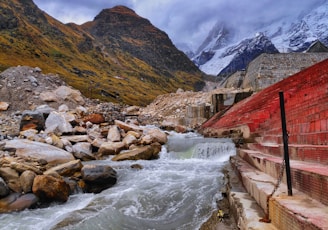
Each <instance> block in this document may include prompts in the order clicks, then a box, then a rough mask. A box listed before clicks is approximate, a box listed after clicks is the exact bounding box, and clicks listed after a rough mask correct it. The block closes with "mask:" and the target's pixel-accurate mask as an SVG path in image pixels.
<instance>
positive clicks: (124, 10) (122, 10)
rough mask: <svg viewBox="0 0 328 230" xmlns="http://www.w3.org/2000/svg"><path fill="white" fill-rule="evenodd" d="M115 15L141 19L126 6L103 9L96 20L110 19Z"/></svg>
mask: <svg viewBox="0 0 328 230" xmlns="http://www.w3.org/2000/svg"><path fill="white" fill-rule="evenodd" d="M113 15H124V16H129V17H136V18H141V17H140V16H139V15H137V14H136V13H135V12H134V11H133V10H131V9H130V8H128V7H126V6H121V5H119V6H115V7H113V8H108V9H103V10H102V11H101V12H100V13H99V14H98V15H97V16H96V17H95V20H99V19H102V18H103V19H108V17H111V16H113Z"/></svg>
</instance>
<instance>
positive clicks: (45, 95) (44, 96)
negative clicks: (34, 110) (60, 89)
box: [39, 91, 58, 102]
mask: <svg viewBox="0 0 328 230" xmlns="http://www.w3.org/2000/svg"><path fill="white" fill-rule="evenodd" d="M39 97H40V99H41V100H42V101H44V102H57V101H58V98H57V96H56V94H55V93H54V92H50V91H45V92H42V93H40V96H39Z"/></svg>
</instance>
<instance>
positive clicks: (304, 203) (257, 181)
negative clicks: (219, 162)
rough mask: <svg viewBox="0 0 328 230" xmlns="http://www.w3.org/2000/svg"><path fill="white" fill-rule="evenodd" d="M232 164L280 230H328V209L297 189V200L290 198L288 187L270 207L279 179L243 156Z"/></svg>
mask: <svg viewBox="0 0 328 230" xmlns="http://www.w3.org/2000/svg"><path fill="white" fill-rule="evenodd" d="M230 162H231V165H232V167H233V168H234V169H235V171H236V172H238V173H239V177H240V180H241V181H242V183H243V185H244V187H245V188H246V190H247V192H248V193H249V194H250V195H251V196H252V197H253V198H254V199H255V200H256V201H257V203H258V204H259V205H260V206H261V208H262V209H263V210H264V211H265V212H266V213H267V214H268V219H269V220H270V221H271V223H272V224H273V225H274V226H275V227H276V228H277V229H279V230H304V229H306V230H314V229H316V230H317V229H324V230H327V229H328V218H327V217H328V208H327V206H326V205H324V204H322V203H320V202H318V201H316V200H314V199H312V198H311V197H309V196H308V195H306V194H304V193H302V192H300V191H298V190H296V189H293V196H287V194H286V193H287V187H286V185H285V184H284V183H282V184H281V185H280V186H279V188H278V189H277V191H276V193H275V194H274V195H273V197H271V198H270V199H269V205H268V202H267V200H268V197H269V195H270V194H271V193H272V191H273V189H274V185H275V183H276V179H275V178H274V177H272V176H269V175H268V174H266V173H264V172H261V171H259V170H257V169H256V168H254V167H253V166H251V165H250V164H249V163H247V162H246V161H245V160H243V159H242V158H240V157H239V156H234V157H232V158H231V160H230ZM326 191H327V190H326ZM268 207H269V208H268ZM268 210H269V212H268Z"/></svg>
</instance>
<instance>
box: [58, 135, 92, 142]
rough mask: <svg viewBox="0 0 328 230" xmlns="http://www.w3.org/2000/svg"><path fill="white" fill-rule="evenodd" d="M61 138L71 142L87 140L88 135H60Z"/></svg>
mask: <svg viewBox="0 0 328 230" xmlns="http://www.w3.org/2000/svg"><path fill="white" fill-rule="evenodd" d="M61 139H65V140H68V141H70V142H73V143H77V142H87V141H89V140H90V139H89V136H88V135H71V136H61Z"/></svg>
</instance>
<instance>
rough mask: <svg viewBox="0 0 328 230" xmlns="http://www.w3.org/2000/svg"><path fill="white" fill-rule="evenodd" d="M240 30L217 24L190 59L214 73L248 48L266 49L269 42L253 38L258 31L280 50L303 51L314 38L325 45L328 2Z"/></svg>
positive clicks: (207, 71)
mask: <svg viewBox="0 0 328 230" xmlns="http://www.w3.org/2000/svg"><path fill="white" fill-rule="evenodd" d="M239 31H240V30H238V28H235V27H233V26H230V25H228V23H223V22H219V23H217V24H216V25H215V26H214V27H213V29H212V30H211V31H210V33H209V35H208V36H207V38H206V39H205V40H204V42H203V43H202V44H201V45H200V47H199V49H198V50H197V52H195V53H196V54H195V56H193V57H192V60H193V61H194V63H195V64H196V65H198V66H199V68H200V69H201V70H202V71H203V72H205V73H207V74H211V75H217V74H219V73H220V72H221V71H222V70H224V69H225V68H226V67H227V66H228V65H230V66H231V63H232V62H236V58H237V56H239V57H242V58H245V55H247V52H248V53H250V52H251V50H256V52H258V51H260V50H261V49H263V52H265V51H264V49H265V48H266V47H267V45H268V43H267V41H266V43H259V42H258V41H257V40H256V37H257V36H259V34H263V35H264V36H265V37H266V38H268V40H269V41H270V42H271V43H272V44H273V45H274V47H275V48H276V49H277V50H278V51H279V52H281V53H288V52H302V51H305V50H306V49H307V48H308V47H309V46H310V45H311V44H312V43H313V42H314V41H316V40H320V41H321V42H323V43H324V44H325V45H328V1H327V0H326V1H322V2H321V3H320V4H319V5H313V7H312V8H309V9H307V11H306V12H305V11H303V12H301V13H300V14H299V15H290V16H286V17H284V18H280V19H277V20H276V21H272V22H270V23H267V24H265V25H263V24H261V22H259V25H257V26H255V27H254V28H253V29H250V30H249V34H244V33H243V34H241V32H239ZM261 45H263V47H261ZM242 53H246V54H245V55H243V54H242ZM237 62H238V60H237ZM239 62H240V61H239ZM236 70H238V69H236Z"/></svg>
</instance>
